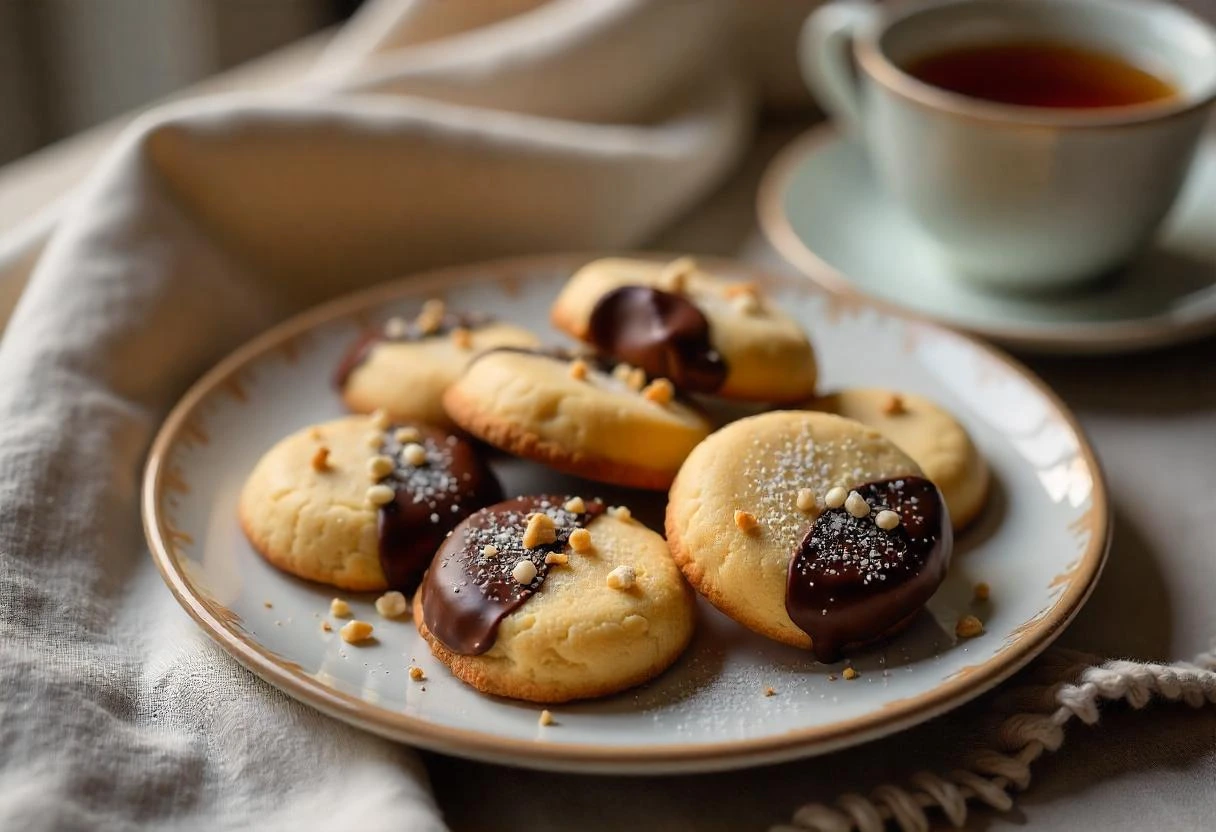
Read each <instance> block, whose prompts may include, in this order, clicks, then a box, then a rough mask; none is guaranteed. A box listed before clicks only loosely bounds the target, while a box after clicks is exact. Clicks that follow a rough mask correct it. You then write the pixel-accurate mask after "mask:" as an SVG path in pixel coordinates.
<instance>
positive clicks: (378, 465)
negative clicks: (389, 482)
mask: <svg viewBox="0 0 1216 832" xmlns="http://www.w3.org/2000/svg"><path fill="white" fill-rule="evenodd" d="M394 467H396V466H394V465H393V461H392V460H391V459H389V458H388V457H387V456H385V455H384V454H376V455H375V456H374V457H372V458H371V459H369V460H368V461H367V473H368V474H370V475H371V478H372V479H373V480H376V481H377V482H378V481H380V480H382V479H384V478H385V477H387V476H388V475H389V474H391V473H393V468H394Z"/></svg>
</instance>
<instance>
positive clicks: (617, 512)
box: [608, 506, 633, 520]
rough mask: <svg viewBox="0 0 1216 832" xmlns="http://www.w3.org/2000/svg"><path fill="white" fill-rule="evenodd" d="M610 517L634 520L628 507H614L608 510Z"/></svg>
mask: <svg viewBox="0 0 1216 832" xmlns="http://www.w3.org/2000/svg"><path fill="white" fill-rule="evenodd" d="M608 516H609V517H615V518H616V519H617V520H632V519H633V512H632V511H630V510H629V507H628V506H613V507H612V508H610V509H608Z"/></svg>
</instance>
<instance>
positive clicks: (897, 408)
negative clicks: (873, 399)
mask: <svg viewBox="0 0 1216 832" xmlns="http://www.w3.org/2000/svg"><path fill="white" fill-rule="evenodd" d="M882 412H883V413H885V414H887V415H888V416H899V415H901V414H904V413H907V412H908V408H907V407H906V406H905V405H904V397H903V396H901V395H899V394H898V393H892V394H891V397H890V398H888V399H887V400H886V402H884V403H883V406H882Z"/></svg>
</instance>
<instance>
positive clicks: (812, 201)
mask: <svg viewBox="0 0 1216 832" xmlns="http://www.w3.org/2000/svg"><path fill="white" fill-rule="evenodd" d="M758 208H759V216H760V224H761V226H762V227H763V228H764V233H765V235H766V236H767V237H768V238H769V241H770V242H772V244H773V245H774V246H775V247H776V248H777V249H778V250H779V251H780V252H781V253H782V255H784V256H785V258H786V259H787V260H789V261H790V262H791V263H793V264H794V265H796V266H798V268H800V269H801V270H803V271H804V272H806V274H807V275H809V276H810V277H811V278H812V279H813V280H815V281H816V282H817V283H819V284H820V285H822V286H823V287H824V288H826V289H828V290H830V291H832V292H837V293H839V294H842V295H847V296H853V297H864V298H866V299H868V300H870V301H871V302H873V303H875V304H877V305H879V306H882V307H883V308H888V309H891V310H893V311H897V312H904V313H911V314H914V315H919V316H921V317H925V318H928V319H930V320H934V321H937V322H938V323H944V324H946V325H948V326H951V327H954V328H956V329H963V330H966V331H968V332H972V333H975V334H977V335H982V336H984V337H985V338H990V339H992V340H994V341H997V342H999V343H1002V344H1006V345H1009V346H1011V347H1016V348H1018V349H1020V350H1025V351H1034V352H1052V353H1114V352H1127V351H1130V350H1137V349H1147V348H1150V347H1156V346H1161V345H1163V344H1169V343H1174V342H1179V341H1185V340H1188V339H1193V338H1198V337H1201V336H1203V335H1206V334H1209V333H1212V332H1216V132H1209V133H1208V134H1207V135H1206V136H1205V137H1204V139H1203V141H1202V142H1201V144H1200V148H1199V152H1198V154H1197V155H1196V159H1195V163H1194V166H1193V167H1192V168H1191V175H1190V178H1189V179H1188V181H1187V184H1186V187H1185V188H1184V189H1183V192H1182V194H1181V196H1180V197H1179V198H1178V203H1177V204H1176V205H1175V206H1174V210H1173V211H1172V212H1171V214H1170V216H1169V218H1168V219H1167V221H1166V223H1165V226H1164V228H1163V229H1162V231H1161V233H1160V234H1159V235H1158V237H1157V239H1156V241H1155V242H1154V243H1153V245H1152V246H1151V247H1150V249H1149V250H1148V251H1147V252H1145V253H1144V254H1143V255H1142V256H1141V257H1140V258H1139V259H1137V260H1136V261H1135V262H1134V263H1132V264H1131V265H1129V266H1127V267H1126V268H1124V269H1122V270H1121V271H1119V272H1117V273H1116V274H1114V275H1111V276H1110V277H1109V278H1107V279H1106V280H1105V281H1104V282H1102V283H1100V284H1097V285H1095V286H1093V287H1090V288H1087V289H1083V290H1077V291H1075V292H1070V293H1058V294H1043V295H1024V296H1019V295H1013V294H1008V293H1001V292H996V291H991V290H985V289H982V288H979V287H976V286H974V285H971V284H968V283H967V282H965V281H964V280H962V279H960V278H958V277H956V276H953V275H951V273H950V266H949V265H948V264H947V263H945V262H944V261H943V259H942V258H941V256H940V254H939V252H938V250H937V249H936V247H935V246H934V244H933V243H932V242H931V241H930V240H929V239H927V238H926V237H925V236H924V235H923V234H922V233H921V232H920V230H919V229H918V228H917V227H916V226H915V224H914V223H913V222H912V221H911V220H910V219H909V218H908V217H906V216H904V214H903V213H902V212H901V211H900V210H899V209H898V207H897V206H896V205H895V204H893V203H892V201H891V200H890V199H889V198H888V197H887V195H886V194H885V192H884V191H883V189H882V187H881V186H880V185H879V183H878V182H877V181H876V180H875V178H874V175H873V172H872V171H871V168H870V165H869V162H868V161H867V160H866V156H865V152H864V151H863V150H862V149H861V147H860V146H858V145H857V144H855V143H853V142H849V141H845V140H843V139H842V138H840V136H839V135H838V134H837V133H836V132H835V131H834V130H833V129H832V128H831V127H830V126H827V125H824V126H821V127H817V128H815V129H813V130H811V131H810V132H808V133H806V134H805V135H804V136H803V137H802V138H800V139H798V140H796V141H795V142H793V143H792V144H791V145H790V146H789V147H787V148H786V149H785V150H783V151H782V152H781V153H780V154H779V155H778V157H777V159H776V160H775V161H774V162H773V164H772V165H771V166H770V167H769V169H768V171H767V173H766V174H765V178H764V183H763V185H762V187H761V189H760V196H759V206H758Z"/></svg>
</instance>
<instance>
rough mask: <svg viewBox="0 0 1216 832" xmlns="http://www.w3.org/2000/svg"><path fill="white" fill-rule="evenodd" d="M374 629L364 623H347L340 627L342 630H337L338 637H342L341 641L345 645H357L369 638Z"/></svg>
mask: <svg viewBox="0 0 1216 832" xmlns="http://www.w3.org/2000/svg"><path fill="white" fill-rule="evenodd" d="M374 629H375V628H374V627H373V626H372V625H371V624H368V623H367V622H366V621H359V620H355V621H347V622H346V623H345V624H343V625H342V629H341V630H338V635H340V636H342V640H343V641H345V642H346V643H347V644H359V643H361V642H364V641H367V640H368V639H369V638H371V637H372V630H374Z"/></svg>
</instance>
